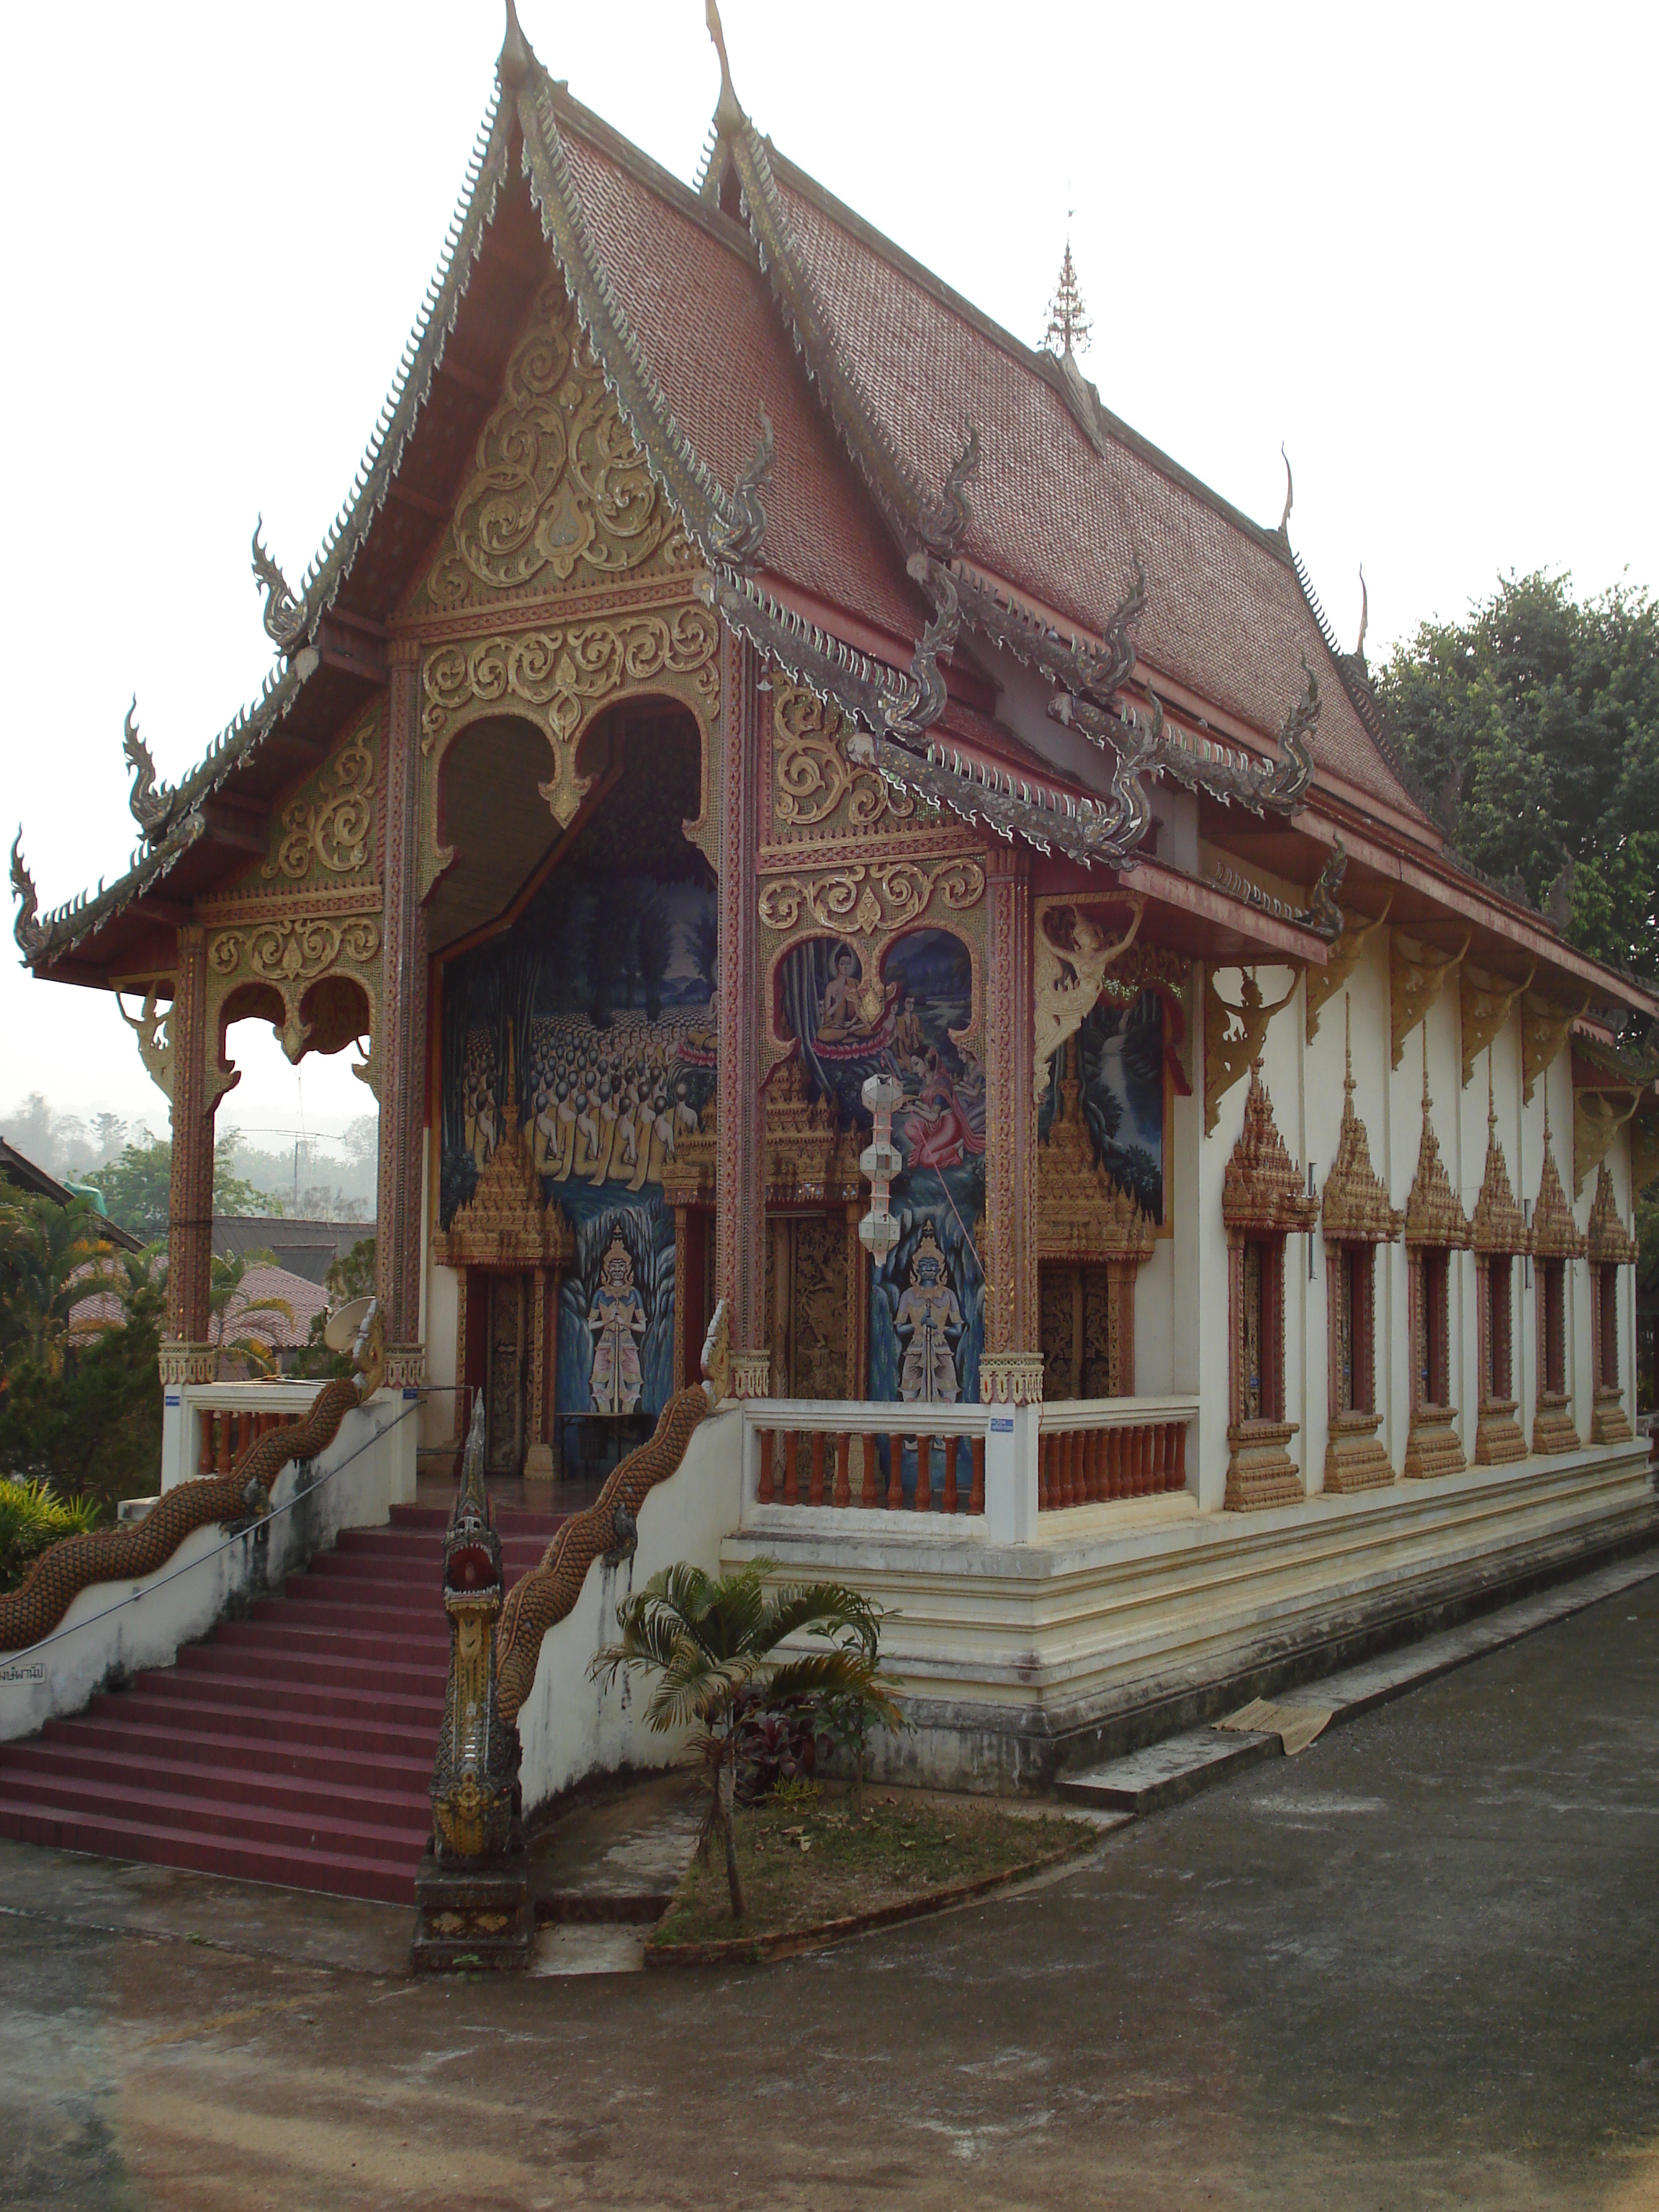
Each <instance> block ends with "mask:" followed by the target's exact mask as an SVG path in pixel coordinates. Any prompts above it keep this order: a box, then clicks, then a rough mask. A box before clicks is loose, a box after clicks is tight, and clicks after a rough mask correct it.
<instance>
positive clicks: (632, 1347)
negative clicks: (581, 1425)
mask: <svg viewBox="0 0 1659 2212" xmlns="http://www.w3.org/2000/svg"><path fill="white" fill-rule="evenodd" d="M587 1326H588V1328H590V1329H591V1330H592V1335H593V1381H592V1391H593V1411H594V1412H595V1413H636V1412H637V1411H638V1410H639V1403H640V1394H641V1389H643V1387H644V1385H643V1381H642V1378H641V1374H640V1339H641V1337H642V1336H643V1335H644V1334H645V1308H644V1306H643V1305H642V1304H641V1302H640V1294H639V1292H638V1291H637V1290H636V1289H635V1286H634V1262H633V1261H631V1260H630V1259H629V1256H628V1247H627V1246H626V1245H625V1244H624V1243H623V1240H622V1231H620V1230H618V1231H617V1232H616V1233H615V1234H614V1235H613V1236H612V1237H611V1244H610V1249H608V1250H607V1251H606V1253H605V1258H604V1260H603V1261H601V1262H600V1265H599V1288H598V1290H597V1291H595V1292H594V1293H593V1304H592V1306H591V1307H590V1309H589V1310H588V1316H587Z"/></svg>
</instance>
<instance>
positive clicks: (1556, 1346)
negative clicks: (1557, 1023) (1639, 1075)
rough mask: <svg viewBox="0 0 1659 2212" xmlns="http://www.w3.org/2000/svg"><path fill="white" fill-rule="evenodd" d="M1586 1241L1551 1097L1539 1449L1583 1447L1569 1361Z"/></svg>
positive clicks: (1538, 1239) (1542, 1193)
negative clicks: (1565, 1175)
mask: <svg viewBox="0 0 1659 2212" xmlns="http://www.w3.org/2000/svg"><path fill="white" fill-rule="evenodd" d="M1583 1251H1584V1239H1583V1235H1582V1233H1581V1232H1580V1231H1578V1230H1577V1228H1576V1227H1575V1226H1574V1225H1573V1218H1572V1208H1571V1206H1569V1205H1568V1204H1567V1194H1566V1192H1565V1190H1564V1189H1563V1188H1562V1187H1561V1176H1560V1174H1559V1170H1558V1169H1557V1167H1556V1164H1555V1154H1554V1152H1553V1149H1552V1148H1551V1145H1550V1120H1549V1100H1548V1097H1546V1098H1545V1102H1544V1167H1543V1173H1542V1175H1541V1177H1540V1180H1539V1185H1538V1202H1537V1204H1536V1205H1535V1206H1534V1208H1533V1212H1532V1253H1533V1262H1534V1283H1535V1285H1536V1290H1535V1296H1536V1298H1537V1305H1538V1406H1537V1411H1536V1412H1535V1413H1534V1415H1533V1423H1532V1448H1533V1450H1534V1452H1537V1453H1546V1452H1560V1451H1577V1449H1578V1448H1579V1445H1580V1443H1581V1442H1582V1439H1581V1438H1580V1437H1579V1434H1578V1431H1577V1425H1575V1423H1574V1420H1573V1418H1572V1385H1571V1379H1570V1370H1569V1367H1568V1364H1567V1284H1568V1280H1569V1269H1570V1268H1571V1263H1572V1262H1573V1261H1575V1260H1577V1259H1582V1257H1583Z"/></svg>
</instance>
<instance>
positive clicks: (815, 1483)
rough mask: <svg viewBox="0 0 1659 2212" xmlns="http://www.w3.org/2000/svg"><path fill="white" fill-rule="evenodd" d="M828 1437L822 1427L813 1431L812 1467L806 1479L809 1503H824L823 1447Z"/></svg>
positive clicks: (807, 1500)
mask: <svg viewBox="0 0 1659 2212" xmlns="http://www.w3.org/2000/svg"><path fill="white" fill-rule="evenodd" d="M827 1441H828V1439H827V1438H826V1437H825V1436H824V1433H823V1430H822V1429H814V1430H813V1431H812V1469H811V1474H809V1475H808V1477H807V1481H806V1502H807V1504H809V1505H822V1504H823V1447H824V1445H825V1443H826V1442H827Z"/></svg>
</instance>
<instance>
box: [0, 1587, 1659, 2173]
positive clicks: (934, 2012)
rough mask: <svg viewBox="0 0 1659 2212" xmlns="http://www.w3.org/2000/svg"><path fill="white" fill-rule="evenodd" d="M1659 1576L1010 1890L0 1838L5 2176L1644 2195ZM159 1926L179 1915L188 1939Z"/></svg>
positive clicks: (1651, 2074) (1655, 2093)
mask: <svg viewBox="0 0 1659 2212" xmlns="http://www.w3.org/2000/svg"><path fill="white" fill-rule="evenodd" d="M1656 1881H1659V1581H1654V1582H1649V1583H1644V1584H1642V1585H1640V1586H1639V1587H1638V1588H1636V1589H1633V1590H1632V1591H1628V1592H1626V1593H1624V1594H1622V1595H1619V1596H1617V1597H1615V1598H1613V1599H1612V1600H1611V1601H1607V1602H1606V1603H1603V1604H1601V1605H1599V1606H1596V1607H1594V1608H1592V1609H1591V1610H1589V1611H1587V1612H1584V1613H1579V1614H1577V1616H1575V1617H1574V1618H1572V1619H1571V1620H1565V1621H1563V1622H1561V1623H1559V1624H1558V1625H1557V1626H1553V1627H1552V1628H1549V1629H1547V1630H1546V1631H1544V1632H1541V1633H1540V1634H1538V1635H1536V1636H1533V1637H1530V1638H1528V1639H1527V1640H1526V1641H1524V1642H1522V1643H1521V1644H1516V1645H1513V1646H1511V1647H1510V1648H1509V1649H1507V1650H1504V1651H1501V1652H1498V1653H1497V1654H1496V1655H1494V1656H1491V1657H1489V1658H1486V1659H1483V1660H1481V1661H1479V1662H1476V1663H1475V1664H1474V1665H1471V1666H1469V1667H1467V1668H1462V1670H1461V1671H1459V1672H1458V1673H1456V1674H1451V1675H1449V1676H1446V1677H1444V1678H1443V1679H1442V1680H1438V1681H1437V1682H1435V1683H1433V1684H1431V1685H1430V1686H1427V1687H1425V1688H1424V1689H1421V1690H1419V1692H1416V1693H1414V1694H1413V1695H1412V1696H1410V1697H1408V1698H1407V1699H1403V1700H1401V1702H1400V1703H1398V1704H1396V1705H1391V1706H1389V1707H1387V1708H1386V1709H1384V1710H1383V1711H1379V1712H1376V1713H1375V1714H1372V1715H1370V1717H1367V1718H1365V1719H1363V1720H1361V1721H1358V1722H1357V1723H1354V1724H1352V1726H1350V1727H1348V1728H1346V1729H1343V1730H1341V1731H1340V1732H1339V1731H1333V1732H1332V1733H1330V1734H1328V1735H1326V1736H1325V1737H1323V1738H1322V1739H1321V1740H1320V1741H1318V1742H1317V1743H1316V1745H1315V1746H1314V1747H1313V1748H1312V1749H1311V1750H1310V1751H1309V1752H1307V1753H1304V1754H1303V1755H1302V1756H1301V1757H1299V1758H1297V1759H1294V1760H1290V1759H1283V1760H1279V1759H1276V1760H1273V1762H1271V1763H1270V1764H1269V1765H1266V1766H1262V1767H1258V1768H1256V1769H1255V1770H1253V1771H1250V1772H1249V1773H1247V1774H1243V1775H1241V1776H1239V1777H1238V1778H1237V1779H1236V1780H1234V1781H1232V1782H1231V1783H1230V1784H1224V1785H1223V1786H1222V1787H1220V1788H1218V1789H1217V1790H1213V1791H1212V1792H1211V1793H1210V1794H1209V1795H1208V1796H1203V1797H1200V1798H1197V1799H1194V1800H1193V1801H1192V1802H1188V1803H1187V1804H1184V1805H1182V1806H1178V1807H1176V1808H1174V1809H1172V1810H1170V1811H1169V1812H1166V1813H1163V1814H1157V1815H1154V1816H1153V1817H1152V1818H1150V1819H1148V1820H1144V1821H1140V1822H1137V1823H1135V1824H1133V1825H1132V1826H1128V1827H1127V1828H1124V1829H1122V1830H1121V1831H1120V1832H1117V1833H1116V1834H1115V1835H1113V1836H1111V1837H1109V1838H1107V1839H1106V1840H1105V1841H1104V1843H1103V1845H1102V1847H1101V1849H1100V1850H1099V1851H1098V1852H1097V1854H1095V1856H1094V1857H1092V1858H1091V1860H1088V1861H1085V1862H1082V1863H1079V1865H1078V1866H1077V1867H1076V1868H1075V1869H1070V1870H1067V1871H1066V1872H1065V1873H1064V1875H1062V1876H1061V1877H1060V1878H1059V1879H1058V1880H1055V1881H1052V1882H1051V1883H1050V1884H1049V1885H1048V1887H1042V1888H1039V1889H1034V1890H1030V1891H1027V1892H1024V1893H1021V1894H1018V1895H1016V1896H1012V1897H1006V1898H1004V1899H1000V1900H999V1901H997V1902H995V1903H992V1904H987V1905H980V1906H975V1907H974V1908H972V1909H969V1910H966V1911H959V1912H957V1913H956V1914H954V1915H952V1916H951V1917H946V1918H944V1919H940V1920H937V1921H933V1922H924V1923H917V1924H915V1925H914V1926H912V1927H909V1928H908V1929H898V1930H896V1931H893V1932H891V1933H889V1934H882V1935H877V1936H871V1937H867V1938H866V1939H864V1940H862V1941H860V1942H856V1943H853V1944H849V1945H848V1946H846V1947H845V1948H842V1949H840V1950H837V1951H834V1952H829V1953H826V1954H822V1955H820V1956H817V1957H814V1958H808V1959H803V1960H795V1961H793V1962H792V1963H789V1964H786V1965H782V1966H774V1967H769V1968H760V1969H748V1970H744V1971H742V1972H722V1973H714V1972H699V1973H681V1974H662V1975H659V1974H654V1973H653V1974H647V1975H635V1976H632V1977H615V1978H587V1979H581V1980H564V1981H556V1980H533V1981H526V1982H520V1983H515V1984H511V1985H505V1984H483V1983H478V1982H471V1983H465V1984H457V1983H449V1984H430V1983H419V1984H417V1983H415V1982H413V1981H410V1980H409V1979H408V1978H405V1977H404V1975H403V1973H402V1972H401V1960H402V1955H403V1950H404V1944H405V1942H406V1940H407V1928H408V1922H407V1917H406V1916H404V1915H402V1914H400V1913H396V1912H392V1911H390V1910H389V1909H387V1908H383V1907H377V1906H357V1905H349V1904H346V1903H344V1902H341V1901H329V1900H317V1901H312V1902H307V1903H305V1904H303V1905H297V1904H295V1903H293V1902H292V1901H291V1900H289V1899H288V1898H287V1897H286V1896H285V1895H284V1893H280V1892H272V1891H263V1892H261V1891H258V1890H251V1889H250V1890H239V1889H238V1888H237V1887H236V1886H235V1885H231V1884H225V1883H211V1882H206V1881H199V1880H198V1878H197V1877H193V1876H179V1875H167V1874H166V1873H164V1872H162V1871H161V1870H160V1869H121V1868H112V1867H108V1866H106V1865H104V1864H102V1863H99V1862H96V1861H92V1860H85V1859H70V1858H66V1857H59V1856H58V1855H55V1854H52V1853H51V1852H46V1851H36V1850H29V1849H28V1848H27V1847H24V1846H21V1845H5V1846H3V1848H0V1905H3V1908H4V1911H3V1913H0V1945H3V1980H0V2203H3V2204H5V2205H7V2206H20V2207H21V2206H31V2207H33V2206H48V2205H50V2206H53V2207H59V2206H73V2207H76V2208H77V2212H82V2209H83V2212H105V2208H117V2207H121V2208H129V2207H130V2208H132V2212H149V2208H152V2207H155V2208H160V2207H167V2208H172V2207H174V2206H179V2207H191V2208H195V2207H202V2208H210V2207H211V2208H219V2207H225V2208H232V2207H234V2208H236V2212H248V2209H249V2208H254V2207H259V2206H264V2205H270V2206H272V2207H280V2208H282V2212H301V2208H310V2207H317V2208H333V2207H341V2208H344V2207H358V2206H362V2207H371V2206H372V2207H375V2208H383V2207H391V2206H398V2207H402V2206H411V2207H413V2206H420V2207H426V2206H432V2207H434V2208H436V2207H439V2206H443V2207H446V2208H447V2207H452V2206H453V2205H455V2204H457V2203H477V2204H484V2203H487V2204H492V2205H511V2206H520V2205H523V2206H532V2205H538V2206H539V2205H545V2206H559V2207H563V2206H594V2207H605V2208H607V2209H609V2208H623V2207H627V2208H632V2207H635V2206H638V2207H658V2206H672V2207H680V2206H684V2207H687V2208H696V2212H707V2209H708V2208H710V2207H726V2206H732V2207H738V2206H741V2207H750V2206H753V2207H757V2208H761V2207H764V2208H767V2212H780V2209H781V2208H795V2207H811V2208H813V2212H839V2208H842V2207H848V2208H865V2207H870V2208H886V2207H889V2206H895V2205H902V2206H917V2207H924V2206H925V2207H934V2206H937V2207H939V2208H955V2207H957V2206H964V2205H967V2206H974V2207H981V2206H982V2207H987V2208H992V2207H995V2208H1001V2207H1010V2208H1012V2207H1026V2206H1055V2207H1068V2208H1069V2207H1073V2206H1076V2207H1085V2206H1086V2207H1091V2208H1093V2207H1118V2206H1123V2207H1130V2206H1133V2207H1146V2208H1149V2212H1150V2208H1157V2212H1176V2208H1183V2207H1188V2206H1194V2207H1197V2206H1217V2207H1231V2206H1255V2205H1258V2204H1260V2205H1269V2204H1271V2205H1273V2206H1274V2207H1296V2208H1299V2207H1304V2206H1305V2207H1310V2208H1311V2207H1319V2208H1322V2212H1323V2208H1328V2207H1340V2208H1345V2212H1346V2208H1348V2207H1355V2208H1370V2207H1376V2208H1379V2212H1395V2208H1398V2207H1402V2206H1439V2205H1479V2206H1481V2207H1498V2208H1508V2207H1516V2208H1520V2207H1523V2206H1525V2207H1533V2206H1558V2205H1559V2206H1581V2205H1582V2206H1598V2207H1608V2208H1614V2207H1616V2208H1619V2212H1636V2208H1638V2207H1643V2208H1647V2207H1652V2208H1656V2212H1659V1905H1656V1898H1655V1887H1656ZM192 1939H194V1940H192Z"/></svg>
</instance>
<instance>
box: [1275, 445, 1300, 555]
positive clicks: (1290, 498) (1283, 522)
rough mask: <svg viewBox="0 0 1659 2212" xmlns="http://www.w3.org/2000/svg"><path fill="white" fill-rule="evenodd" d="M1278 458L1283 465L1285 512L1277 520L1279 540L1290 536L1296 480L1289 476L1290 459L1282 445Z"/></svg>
mask: <svg viewBox="0 0 1659 2212" xmlns="http://www.w3.org/2000/svg"><path fill="white" fill-rule="evenodd" d="M1279 459H1280V460H1282V461H1283V462H1284V464H1285V512H1284V513H1283V514H1281V515H1280V516H1279V536H1280V537H1281V538H1288V537H1289V536H1290V534H1291V508H1292V507H1294V506H1295V505H1296V478H1295V477H1293V476H1292V475H1291V457H1290V455H1289V454H1288V453H1286V452H1285V448H1284V446H1283V445H1282V444H1281V445H1280V447H1279Z"/></svg>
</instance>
